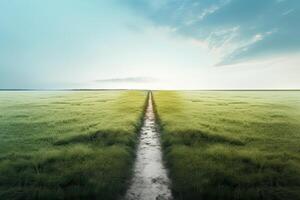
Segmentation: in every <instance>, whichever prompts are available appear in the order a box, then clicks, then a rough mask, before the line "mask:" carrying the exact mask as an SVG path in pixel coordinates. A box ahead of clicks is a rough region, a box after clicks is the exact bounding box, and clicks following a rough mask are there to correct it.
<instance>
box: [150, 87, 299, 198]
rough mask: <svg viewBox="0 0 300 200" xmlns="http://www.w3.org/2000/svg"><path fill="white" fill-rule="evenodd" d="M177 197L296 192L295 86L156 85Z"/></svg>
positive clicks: (295, 194)
mask: <svg viewBox="0 0 300 200" xmlns="http://www.w3.org/2000/svg"><path fill="white" fill-rule="evenodd" d="M154 100H155V104H156V111H157V114H158V117H159V119H158V121H159V123H160V125H161V129H162V144H163V148H164V158H165V160H166V162H167V166H168V167H169V169H170V176H171V179H172V181H173V183H172V184H173V192H174V194H175V196H176V197H177V199H185V200H186V199H222V200H226V199H230V200H233V199H242V200H244V199H245V200H246V199H249V200H250V199H253V200H254V199H255V200H257V199H268V200H269V199H276V200H286V199H290V200H296V199H300V92H297V91H247V92H246V91H235V92H233V91H224V92H222V91H210V92H209V91H207V92H200V91H185V92H174V91H157V92H154Z"/></svg>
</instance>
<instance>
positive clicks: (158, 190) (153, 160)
mask: <svg viewBox="0 0 300 200" xmlns="http://www.w3.org/2000/svg"><path fill="white" fill-rule="evenodd" d="M149 95H150V96H149V102H148V107H147V111H146V114H145V117H144V125H143V127H142V129H141V133H140V139H139V145H138V149H137V158H136V161H135V165H134V175H133V179H132V182H131V185H130V187H129V189H128V191H127V193H126V196H125V199H126V200H156V199H157V200H170V199H173V198H172V194H171V190H170V188H169V186H170V180H169V179H168V176H167V170H166V169H165V167H164V165H163V162H162V152H161V145H160V140H159V137H160V136H159V133H158V132H157V128H156V124H155V115H154V111H153V104H152V93H150V94H149Z"/></svg>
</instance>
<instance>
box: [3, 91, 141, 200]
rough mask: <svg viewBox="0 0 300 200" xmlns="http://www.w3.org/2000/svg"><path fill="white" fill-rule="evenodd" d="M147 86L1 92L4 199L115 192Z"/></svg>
mask: <svg viewBox="0 0 300 200" xmlns="http://www.w3.org/2000/svg"><path fill="white" fill-rule="evenodd" d="M145 100H146V92H141V91H124V92H121V91H104V92H1V93H0V199H12V200H16V199H72V200H74V199H115V198H117V197H118V195H121V194H122V193H123V192H124V190H125V189H126V181H128V177H129V176H130V173H131V168H132V161H133V159H134V150H135V143H136V141H137V131H138V129H139V128H140V126H141V122H142V121H141V120H142V116H143V110H144V105H145Z"/></svg>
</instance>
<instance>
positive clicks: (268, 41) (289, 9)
mask: <svg viewBox="0 0 300 200" xmlns="http://www.w3.org/2000/svg"><path fill="white" fill-rule="evenodd" d="M126 1H127V2H129V4H130V5H131V6H132V8H133V9H135V10H139V12H140V14H141V15H143V16H145V17H146V18H147V19H150V20H151V21H153V22H154V23H155V24H156V25H157V26H163V27H173V29H174V30H176V31H175V33H177V34H179V35H181V36H184V37H187V38H189V39H191V38H192V39H195V40H197V41H206V42H207V44H208V46H209V48H210V50H211V51H212V52H216V51H217V52H218V54H219V55H221V57H220V58H219V59H221V61H220V63H224V64H225V63H226V64H233V63H238V62H243V61H247V60H252V59H256V58H258V57H262V56H265V57H268V56H276V55H281V54H287V53H295V52H299V51H300V40H299V39H297V38H298V36H299V34H300V28H299V26H298V23H299V18H300V1H288V0H264V1H259V0H257V1H254V0H253V1H250V0H249V1H243V0H202V1H197V3H195V1H194V0H185V1H184V4H183V3H182V1H181V0H164V1H163V2H164V3H163V4H160V5H159V6H157V7H155V9H152V7H151V6H149V5H150V3H149V2H151V0H142V1H141V0H126ZM179 11H180V12H179ZM236 27H238V28H236ZM273 30H276V31H273Z"/></svg>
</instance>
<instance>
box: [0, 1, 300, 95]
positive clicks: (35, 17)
mask: <svg viewBox="0 0 300 200" xmlns="http://www.w3.org/2000/svg"><path fill="white" fill-rule="evenodd" d="M299 20H300V1H297V0H264V1H250V0H249V1H245V0H201V1H200V0H183V1H180V0H111V1H95V0H86V1H82V0H63V1H59V0H43V1H35V0H27V1H20V0H10V1H1V2H0V42H1V45H0V89H175V90H176V89H178V90H183V89H191V90H195V89H241V90H242V89H252V90H253V89H299V88H300V78H299V74H300V39H299V34H300V28H299V25H298V24H299Z"/></svg>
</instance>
